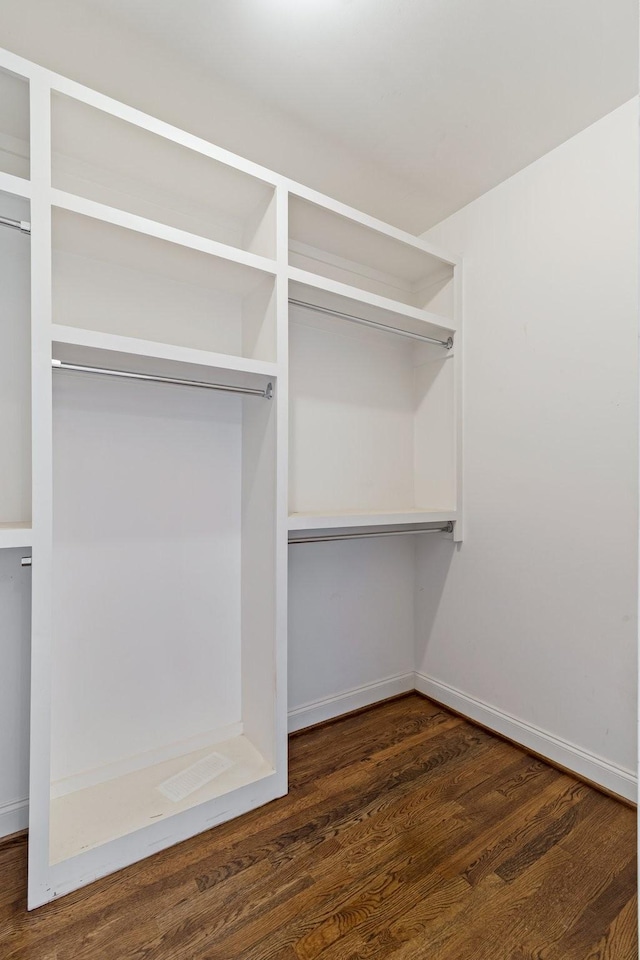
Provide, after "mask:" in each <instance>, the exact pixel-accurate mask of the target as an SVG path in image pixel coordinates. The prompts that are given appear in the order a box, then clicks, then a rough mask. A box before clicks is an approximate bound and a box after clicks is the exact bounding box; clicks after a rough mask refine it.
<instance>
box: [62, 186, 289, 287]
mask: <svg viewBox="0 0 640 960" xmlns="http://www.w3.org/2000/svg"><path fill="white" fill-rule="evenodd" d="M51 200H52V203H53V205H54V207H58V208H59V209H62V210H68V211H70V212H71V213H78V214H81V215H83V216H85V217H91V218H92V219H94V220H100V221H102V222H103V223H110V224H113V225H114V226H117V227H124V228H125V229H127V230H134V231H136V232H137V233H140V234H144V235H145V236H149V237H156V238H157V239H159V240H167V241H169V242H170V243H174V244H178V245H179V246H182V247H188V248H189V249H191V250H198V251H200V252H202V253H208V254H210V255H211V256H214V257H219V258H221V259H224V260H230V261H232V262H233V263H240V264H242V265H243V266H247V267H253V268H255V269H256V270H262V271H264V272H265V273H275V271H276V264H275V261H274V260H271V259H269V258H267V257H262V256H258V255H257V254H255V253H249V252H248V251H246V250H242V249H240V248H238V247H233V246H229V245H228V244H226V243H220V242H219V241H218V240H211V239H208V238H207V237H203V236H199V235H198V234H195V233H188V232H187V231H186V230H180V229H178V228H177V227H173V226H170V225H168V224H165V223H162V222H159V221H157V220H149V219H147V218H146V217H140V216H137V215H135V214H132V213H127V212H126V211H124V210H121V209H119V208H117V207H109V206H107V205H106V204H104V203H97V202H96V201H95V200H87V199H86V198H85V197H77V196H75V195H74V194H71V193H65V192H64V191H63V190H55V189H54V190H52V191H51Z"/></svg>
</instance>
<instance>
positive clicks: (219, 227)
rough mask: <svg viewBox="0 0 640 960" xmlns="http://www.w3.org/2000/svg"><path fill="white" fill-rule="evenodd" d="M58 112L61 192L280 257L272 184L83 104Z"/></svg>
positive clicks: (56, 166)
mask: <svg viewBox="0 0 640 960" xmlns="http://www.w3.org/2000/svg"><path fill="white" fill-rule="evenodd" d="M51 106H52V117H51V136H52V184H53V186H54V188H58V189H59V190H62V191H65V192H68V193H71V194H75V195H78V196H81V197H85V198H87V199H88V200H93V201H96V202H98V203H102V204H106V205H108V206H110V207H116V208H117V209H119V210H123V211H126V212H128V213H130V214H135V215H137V216H139V217H144V218H147V219H149V220H155V221H159V222H161V223H164V224H167V225H169V226H171V227H176V228H178V229H180V230H184V231H187V232H188V233H192V234H196V235H198V236H201V237H207V238H209V239H211V240H216V241H218V242H220V243H224V244H228V245H230V246H233V247H237V248H239V249H241V250H246V251H249V252H251V253H254V254H258V255H259V256H262V257H269V258H273V257H274V256H275V189H274V187H273V186H272V185H271V184H268V183H265V182H263V181H261V180H259V179H257V178H255V177H252V176H250V175H249V174H247V173H245V172H243V171H241V170H238V169H236V168H234V167H233V166H230V165H227V164H224V163H221V162H220V161H218V160H215V159H213V158H212V157H211V156H207V155H206V154H205V153H201V152H199V151H198V150H197V149H190V148H189V147H186V146H184V145H183V144H182V143H177V142H174V141H173V140H171V139H167V138H166V137H163V136H159V135H158V134H156V133H152V132H150V131H149V130H147V129H144V127H142V126H138V125H136V124H135V123H130V122H128V121H127V120H123V119H121V118H120V117H118V116H113V115H111V114H109V113H106V112H105V111H103V110H99V109H96V108H95V107H93V106H90V105H89V104H87V103H83V102H81V101H79V100H75V99H72V98H70V97H67V96H63V95H62V94H58V93H54V94H53V97H52V104H51ZM183 139H192V140H194V141H195V138H188V135H183ZM199 142H200V143H201V144H203V141H199Z"/></svg>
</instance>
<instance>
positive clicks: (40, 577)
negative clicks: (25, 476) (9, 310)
mask: <svg viewBox="0 0 640 960" xmlns="http://www.w3.org/2000/svg"><path fill="white" fill-rule="evenodd" d="M31 181H32V198H31V343H32V368H31V376H32V394H31V398H32V435H33V468H32V490H33V554H32V556H33V565H32V577H33V585H32V586H33V607H32V639H31V663H32V667H31V757H30V783H29V796H30V800H29V895H28V903H29V908H30V909H32V908H33V907H37V906H39V905H40V904H42V903H45V902H46V901H47V900H50V899H51V898H52V896H54V895H55V891H53V890H52V889H51V884H50V879H49V878H50V868H49V789H50V776H49V771H50V758H51V742H50V734H49V728H50V724H49V721H50V716H51V606H52V604H51V566H52V522H53V517H52V417H51V408H52V397H51V335H50V331H51V195H50V191H51V89H50V86H49V83H48V82H47V80H46V79H45V78H44V76H40V75H35V76H34V77H32V79H31Z"/></svg>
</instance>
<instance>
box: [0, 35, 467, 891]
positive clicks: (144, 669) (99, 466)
mask: <svg viewBox="0 0 640 960" xmlns="http://www.w3.org/2000/svg"><path fill="white" fill-rule="evenodd" d="M0 69H1V70H4V71H5V72H4V73H1V74H0V86H1V85H2V82H5V81H6V85H5V88H3V89H6V90H7V91H11V97H10V98H9V100H10V103H11V104H13V106H11V108H10V109H9V108H7V109H5V108H4V105H3V108H2V110H0V134H2V133H3V132H5V131H6V132H7V136H14V138H16V139H18V140H19V139H20V137H21V136H22V138H23V141H24V132H25V129H26V128H25V123H26V122H27V119H26V118H30V121H29V122H30V137H27V139H26V142H27V144H28V142H29V140H30V148H28V147H25V146H24V142H23V146H22V148H21V150H22V154H21V156H22V161H21V164H16V165H14V166H10V164H9V162H8V161H7V162H5V161H4V160H3V159H2V157H3V154H2V147H3V144H6V143H9V140H7V139H6V138H5V140H4V141H2V142H0V190H3V191H5V193H6V195H7V196H8V195H10V197H9V200H10V205H11V204H15V205H17V206H16V209H18V208H20V210H23V211H24V210H26V209H27V204H28V201H30V213H29V216H30V220H31V223H32V228H31V257H30V264H31V303H30V313H31V328H30V331H31V332H30V336H29V332H28V326H27V324H26V323H25V322H24V321H23V320H22V321H20V322H18V317H17V314H16V320H15V323H16V327H15V330H16V331H18V332H15V333H7V332H6V331H5V329H4V328H3V331H1V332H0V336H5V337H6V336H9V337H13V338H14V340H15V343H16V345H17V346H16V349H17V354H16V356H17V357H18V355H19V363H21V364H22V367H23V370H22V374H21V375H20V377H18V378H17V379H16V382H15V384H14V386H13V387H11V388H10V389H11V390H13V391H14V393H13V395H12V396H13V399H10V400H9V401H7V400H6V398H5V397H4V395H3V404H4V405H3V408H2V414H1V422H0V430H2V429H14V430H15V434H16V437H19V443H17V445H16V450H19V453H17V452H16V453H14V454H12V456H15V457H18V459H19V458H20V457H22V458H23V463H24V469H22V473H21V474H20V473H15V472H12V473H11V480H10V482H9V483H8V484H7V486H6V489H4V488H3V487H2V481H1V480H0V509H1V510H2V511H3V512H2V514H1V515H0V547H2V546H14V547H15V546H22V545H24V546H25V547H28V546H29V545H30V544H32V548H33V567H32V577H33V605H32V651H33V653H32V691H31V697H32V700H31V772H30V844H29V906H30V907H31V908H32V907H37V906H39V905H40V904H42V903H45V902H47V901H50V900H53V899H55V898H56V897H59V896H62V895H64V894H65V893H67V892H69V891H71V890H74V889H77V888H78V887H81V886H83V885H84V884H87V883H90V882H91V881H92V880H94V879H96V878H97V877H100V876H104V875H105V874H108V873H110V872H112V871H114V870H117V869H119V868H120V867H122V866H125V865H126V864H129V863H132V862H135V861H137V860H139V859H141V858H143V857H145V856H147V855H149V854H150V853H152V852H155V851H157V850H160V849H162V848H163V847H167V846H169V845H171V844H173V843H176V842H178V841H180V840H181V839H184V838H186V837H189V836H192V835H194V834H195V833H198V832H199V831H202V830H205V829H208V828H210V827H212V826H214V825H215V824H217V823H220V822H222V821H224V820H227V819H230V818H232V817H235V816H238V815H239V814H241V813H243V812H245V811H247V810H250V809H252V808H254V807H257V806H259V805H261V804H263V803H266V802H267V801H269V800H271V799H273V798H275V797H277V796H280V795H282V794H283V793H285V792H286V789H287V763H286V753H287V751H286V732H287V708H286V679H287V678H286V616H287V562H288V561H287V554H288V551H287V541H288V538H289V535H292V536H293V537H294V538H295V537H296V536H300V535H301V534H303V533H304V532H307V533H308V532H310V531H311V532H314V531H315V532H318V533H323V534H326V535H329V536H331V535H332V534H335V535H336V536H339V535H340V534H345V533H348V532H349V531H351V532H354V531H355V532H357V531H361V532H368V533H372V532H373V533H375V532H376V531H380V532H398V533H403V532H406V531H413V532H415V531H416V530H421V529H432V528H433V527H434V526H442V525H443V524H451V525H452V529H453V536H454V538H455V539H460V538H461V535H462V534H461V530H462V495H461V439H462V428H461V413H460V411H461V406H460V395H461V362H462V349H461V348H462V343H461V302H460V291H461V275H460V269H461V267H460V262H459V261H458V260H457V259H456V258H455V257H451V256H448V255H446V254H443V253H442V252H439V251H435V250H433V249H431V248H430V247H428V246H427V245H426V244H424V243H422V242H421V241H419V240H417V239H416V238H415V237H412V236H410V235H408V234H406V233H403V232H402V231H399V230H397V229H395V228H393V227H390V226H387V225H385V224H382V223H380V222H379V221H376V220H374V219H373V218H370V217H368V216H366V215H364V214H361V213H359V212H358V211H355V210H352V209H350V208H348V207H345V206H344V205H342V204H339V203H337V202H335V201H333V200H331V199H329V198H327V197H323V196H321V195H319V194H317V193H315V192H314V191H311V190H308V189H307V188H305V187H303V186H301V185H300V184H296V183H293V182H291V181H289V180H288V179H286V178H284V177H281V176H279V175H277V174H274V173H272V172H270V171H268V170H265V169H264V168H261V167H259V166H257V165H255V164H252V163H250V162H248V161H246V160H243V159H242V158H239V157H236V156H234V155H232V154H230V153H228V152H226V151H224V150H221V149H220V148H218V147H215V146H214V145H212V144H210V143H207V142H205V141H203V140H201V139H199V138H197V137H194V136H192V135H190V134H188V133H185V132H184V131H181V130H178V129H176V128H174V127H171V126H170V125H168V124H165V123H163V122H161V121H158V120H156V119H154V118H152V117H148V116H146V115H144V114H142V113H140V112H139V111H136V110H134V109H132V108H130V107H127V106H126V105H124V104H121V103H117V102H116V101H113V100H111V99H109V98H107V97H104V96H102V95H100V94H98V93H95V92H94V91H91V90H88V89H87V88H85V87H82V86H81V85H79V84H76V83H74V82H72V81H69V80H67V79H65V78H63V77H60V76H58V75H56V74H53V73H51V72H49V71H47V70H44V69H42V68H40V67H38V66H36V65H34V64H31V63H28V62H27V61H24V60H22V59H20V58H18V57H15V56H13V55H11V54H9V53H6V52H0ZM25 91H26V92H27V93H26V96H27V99H25ZM20 97H22V100H20ZM18 103H22V107H21V108H20V109H18V107H17V106H16V104H18ZM3 104H4V101H3ZM16 111H17V112H16ZM25 111H26V113H25ZM16 118H17V119H16ZM11 131H13V132H11ZM16 131H17V132H16ZM20 131H22V133H20ZM5 153H6V151H5ZM29 174H30V179H29ZM7 209H9V208H7ZM0 212H3V211H0ZM21 215H22V214H21ZM0 237H1V235H0ZM23 239H24V238H23ZM0 242H1V240H0ZM25 242H26V243H27V244H28V242H29V241H28V240H26V239H25ZM28 292H29V291H28V289H27V290H26V291H25V296H24V297H22V300H21V302H22V303H23V307H22V309H23V313H24V311H25V310H26V311H27V314H28V311H29V296H28ZM290 300H291V301H298V303H291V304H290V303H289V301H290ZM300 303H302V304H304V305H302V306H301V305H300ZM25 305H26V306H25ZM345 315H347V316H345ZM25 316H26V314H25ZM349 318H351V319H349ZM353 318H356V319H353ZM7 329H8V328H7ZM425 337H426V338H427V339H428V340H429V341H432V342H426V341H425V340H424V338H425ZM433 341H435V342H433ZM11 342H13V341H11ZM29 349H30V352H31V358H32V359H31V372H32V382H33V389H32V413H31V427H32V430H31V434H32V442H31V438H30V431H29V429H28V424H27V423H26V421H24V420H22V421H21V420H20V418H19V417H18V415H17V414H16V418H17V419H16V422H15V423H14V424H13V427H7V426H6V425H7V424H11V417H12V415H13V412H14V411H15V410H17V409H18V407H19V408H20V410H21V413H20V416H21V417H24V410H28V404H27V402H26V401H27V400H28V397H27V396H26V394H25V396H24V397H21V396H19V390H24V389H25V388H24V384H25V383H28V380H29V378H28V377H27V376H26V374H27V372H28V371H27V367H26V364H27V362H28V361H27V358H28V356H29ZM3 355H4V354H3V353H2V351H0V362H1V357H2V356H3ZM52 359H53V360H55V361H58V362H59V363H58V365H57V366H54V368H53V372H52ZM68 366H72V367H76V368H78V367H79V368H81V369H67V367H68ZM83 368H84V369H83ZM86 368H91V369H86ZM114 372H116V373H118V374H133V375H135V376H134V377H133V378H131V377H129V376H126V377H123V376H114V375H113V374H114ZM167 378H169V379H171V380H172V381H176V380H177V381H189V385H185V384H184V383H182V385H178V384H176V383H175V382H171V383H167V382H164V381H165V380H166V379H167ZM289 379H291V389H290V388H289ZM8 382H9V381H7V383H8ZM18 382H19V384H20V386H19V387H18V386H17V384H18ZM211 386H215V387H220V386H224V387H225V388H227V389H225V390H224V391H221V390H218V389H214V390H211V389H206V388H207V387H211ZM2 389H5V386H4V382H3V388H2ZM6 389H8V388H6ZM229 390H231V392H229ZM238 390H240V391H245V393H244V394H242V393H238V392H236V391H238ZM246 391H250V393H251V395H247V394H246ZM30 447H31V449H32V464H33V466H32V470H33V498H31V496H30V488H31V482H30V480H29V471H31V461H30V460H29V459H28V458H27V457H26V456H25V455H24V450H27V451H28V450H29V448H30ZM2 476H5V473H4V472H3V474H2ZM31 503H32V506H33V524H32V528H31V526H30V524H29V521H30V519H31V512H30V510H31ZM342 548H343V547H342V546H341V545H340V544H339V543H338V542H336V545H335V548H333V547H332V549H335V550H340V549H342ZM407 556H408V555H407ZM405 559H406V558H405ZM191 788H193V789H191Z"/></svg>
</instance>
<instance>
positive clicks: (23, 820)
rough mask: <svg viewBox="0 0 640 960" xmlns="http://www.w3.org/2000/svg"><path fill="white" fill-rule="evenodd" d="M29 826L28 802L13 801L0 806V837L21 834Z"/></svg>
mask: <svg viewBox="0 0 640 960" xmlns="http://www.w3.org/2000/svg"><path fill="white" fill-rule="evenodd" d="M28 826H29V801H28V800H13V801H12V802H11V803H3V804H0V837H10V836H11V834H13V833H21V832H22V831H23V830H26V829H27V827H28Z"/></svg>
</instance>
